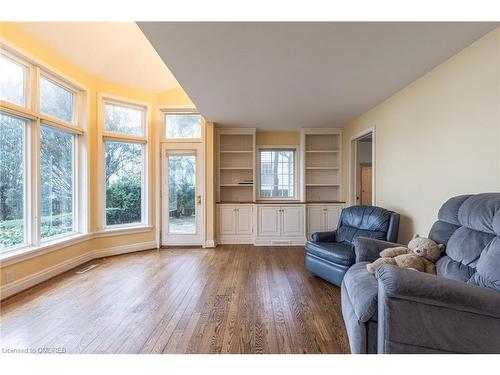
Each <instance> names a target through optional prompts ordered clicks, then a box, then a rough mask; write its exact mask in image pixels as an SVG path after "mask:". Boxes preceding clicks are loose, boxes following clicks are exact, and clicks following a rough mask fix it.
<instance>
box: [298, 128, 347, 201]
mask: <svg viewBox="0 0 500 375" xmlns="http://www.w3.org/2000/svg"><path fill="white" fill-rule="evenodd" d="M301 136H302V138H301V143H302V147H303V151H304V153H303V154H304V171H303V184H304V185H303V186H304V188H303V189H304V190H303V199H305V200H306V201H313V202H323V201H341V200H342V189H341V188H342V186H341V185H342V174H341V166H342V159H341V152H342V130H341V129H303V130H302V135H301Z"/></svg>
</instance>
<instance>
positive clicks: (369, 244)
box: [354, 237, 404, 263]
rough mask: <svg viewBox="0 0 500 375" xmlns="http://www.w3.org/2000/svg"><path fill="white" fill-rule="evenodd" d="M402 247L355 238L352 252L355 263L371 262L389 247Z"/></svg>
mask: <svg viewBox="0 0 500 375" xmlns="http://www.w3.org/2000/svg"><path fill="white" fill-rule="evenodd" d="M399 246H404V245H400V244H397V243H394V242H387V241H382V240H376V239H373V238H368V237H357V238H355V239H354V252H355V253H356V263H359V262H373V261H374V260H375V259H378V258H380V252H381V251H382V250H385V249H387V248H390V247H399Z"/></svg>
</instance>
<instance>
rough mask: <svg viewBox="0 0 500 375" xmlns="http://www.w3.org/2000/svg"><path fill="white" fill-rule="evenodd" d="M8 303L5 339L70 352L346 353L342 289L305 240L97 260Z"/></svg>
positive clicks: (10, 344)
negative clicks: (327, 278) (308, 263)
mask: <svg viewBox="0 0 500 375" xmlns="http://www.w3.org/2000/svg"><path fill="white" fill-rule="evenodd" d="M92 263H97V264H98V265H99V266H98V267H97V268H95V269H93V270H91V271H89V272H87V273H84V274H76V273H75V271H76V270H78V269H80V268H82V267H79V268H78V269H76V270H72V271H69V272H67V273H65V274H63V275H60V276H58V277H56V278H54V279H51V280H49V281H47V282H45V283H43V284H40V285H38V286H36V287H34V288H32V289H29V290H27V291H25V292H23V293H21V294H19V295H17V296H13V297H11V298H10V299H7V300H5V301H3V302H2V303H1V323H0V330H1V332H0V335H1V345H0V346H1V347H3V348H26V347H30V348H34V349H35V350H37V349H38V348H45V347H58V348H63V350H65V351H66V352H67V353H347V352H349V346H348V341H347V336H346V333H345V328H344V323H343V320H342V315H341V311H340V289H339V288H337V287H335V286H333V285H330V284H328V283H327V282H324V281H323V280H321V279H318V278H315V277H313V276H312V275H311V274H309V273H308V272H307V271H306V270H305V267H304V248H303V247H290V248H288V247H253V246H251V245H225V246H219V247H217V248H216V249H162V250H150V251H143V252H140V253H133V254H128V255H120V256H116V257H110V258H105V259H99V260H95V261H93V262H92Z"/></svg>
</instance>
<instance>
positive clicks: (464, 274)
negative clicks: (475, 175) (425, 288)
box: [429, 193, 500, 291]
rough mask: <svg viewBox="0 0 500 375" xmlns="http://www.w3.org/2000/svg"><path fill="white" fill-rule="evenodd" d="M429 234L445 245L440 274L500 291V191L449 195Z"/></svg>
mask: <svg viewBox="0 0 500 375" xmlns="http://www.w3.org/2000/svg"><path fill="white" fill-rule="evenodd" d="M429 238H431V239H433V240H434V241H436V242H438V243H442V244H444V245H446V250H445V252H446V254H445V255H444V256H443V257H442V258H441V259H440V260H438V262H437V263H436V268H437V274H438V276H442V277H446V278H450V279H454V280H458V281H463V282H468V283H471V284H475V285H478V286H482V287H486V288H490V289H493V290H496V291H500V193H483V194H476V195H461V196H458V197H454V198H451V199H449V200H448V201H447V202H446V203H445V204H444V205H443V206H442V207H441V209H440V210H439V213H438V221H437V222H435V223H434V225H433V226H432V228H431V231H430V233H429Z"/></svg>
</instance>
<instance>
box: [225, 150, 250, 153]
mask: <svg viewBox="0 0 500 375" xmlns="http://www.w3.org/2000/svg"><path fill="white" fill-rule="evenodd" d="M219 152H220V153H221V154H253V151H222V150H220V151H219Z"/></svg>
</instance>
